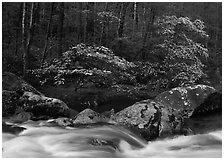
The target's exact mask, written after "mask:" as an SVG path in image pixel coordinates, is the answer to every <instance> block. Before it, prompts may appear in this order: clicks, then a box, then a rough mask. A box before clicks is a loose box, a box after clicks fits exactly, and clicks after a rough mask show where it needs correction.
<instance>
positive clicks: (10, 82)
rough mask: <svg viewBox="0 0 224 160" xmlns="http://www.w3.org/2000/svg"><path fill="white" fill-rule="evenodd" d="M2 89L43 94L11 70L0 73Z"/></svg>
mask: <svg viewBox="0 0 224 160" xmlns="http://www.w3.org/2000/svg"><path fill="white" fill-rule="evenodd" d="M2 89H3V90H7V91H20V92H25V91H28V92H33V93H35V94H38V95H43V94H42V93H40V92H39V91H38V90H36V89H35V88H34V87H33V86H31V85H30V84H28V83H27V82H26V81H24V80H23V79H22V78H20V77H18V76H17V75H15V74H13V73H11V72H4V73H3V74H2Z"/></svg>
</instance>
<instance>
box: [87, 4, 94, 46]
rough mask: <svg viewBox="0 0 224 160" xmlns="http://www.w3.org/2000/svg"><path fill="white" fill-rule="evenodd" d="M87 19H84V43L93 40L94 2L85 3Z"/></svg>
mask: <svg viewBox="0 0 224 160" xmlns="http://www.w3.org/2000/svg"><path fill="white" fill-rule="evenodd" d="M87 10H88V13H87V17H86V35H87V36H86V41H87V42H92V41H93V39H94V2H88V3H87Z"/></svg>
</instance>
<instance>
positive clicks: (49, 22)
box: [41, 2, 54, 65]
mask: <svg viewBox="0 0 224 160" xmlns="http://www.w3.org/2000/svg"><path fill="white" fill-rule="evenodd" d="M53 8H54V2H52V3H51V10H50V17H49V21H48V25H47V34H46V38H45V45H44V50H43V53H42V60H41V65H42V64H43V63H44V60H45V58H46V51H47V46H48V42H49V37H50V31H51V22H52V14H53Z"/></svg>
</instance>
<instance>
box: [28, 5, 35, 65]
mask: <svg viewBox="0 0 224 160" xmlns="http://www.w3.org/2000/svg"><path fill="white" fill-rule="evenodd" d="M34 15H35V13H34V2H32V3H31V9H30V22H29V28H28V33H27V69H29V68H30V61H29V59H30V46H31V44H32V42H33V34H34Z"/></svg>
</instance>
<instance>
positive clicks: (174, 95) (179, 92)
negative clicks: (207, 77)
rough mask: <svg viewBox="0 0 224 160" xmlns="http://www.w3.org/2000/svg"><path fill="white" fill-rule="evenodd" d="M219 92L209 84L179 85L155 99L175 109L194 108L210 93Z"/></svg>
mask: <svg viewBox="0 0 224 160" xmlns="http://www.w3.org/2000/svg"><path fill="white" fill-rule="evenodd" d="M214 92H217V91H216V89H215V88H213V87H210V86H207V85H202V84H199V85H193V86H188V87H177V88H173V89H171V90H169V91H166V92H163V93H161V94H159V95H157V96H156V98H155V100H156V101H158V102H160V103H162V104H164V105H165V106H169V107H172V108H175V109H189V110H192V111H193V110H194V109H195V108H196V107H198V106H199V105H200V104H202V103H203V102H204V100H205V98H207V97H208V96H209V95H210V94H212V93H214Z"/></svg>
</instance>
